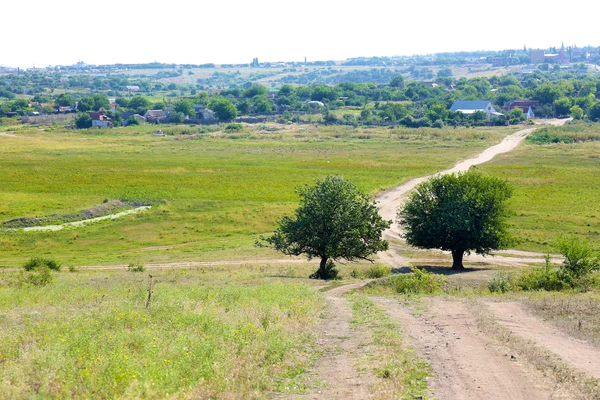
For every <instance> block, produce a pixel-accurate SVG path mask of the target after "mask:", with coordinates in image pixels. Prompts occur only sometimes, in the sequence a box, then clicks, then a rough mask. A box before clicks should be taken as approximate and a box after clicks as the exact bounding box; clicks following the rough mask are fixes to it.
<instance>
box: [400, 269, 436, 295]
mask: <svg viewBox="0 0 600 400" xmlns="http://www.w3.org/2000/svg"><path fill="white" fill-rule="evenodd" d="M413 271H414V272H413V273H411V274H402V275H398V276H394V277H393V278H391V279H390V280H389V285H390V286H392V287H393V289H394V290H395V291H396V293H400V294H435V293H441V292H443V288H444V286H445V284H446V279H445V278H444V277H443V276H441V275H435V274H432V273H431V272H427V271H425V270H424V269H419V268H414V269H413Z"/></svg>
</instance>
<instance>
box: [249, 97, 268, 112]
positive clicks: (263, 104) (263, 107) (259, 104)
mask: <svg viewBox="0 0 600 400" xmlns="http://www.w3.org/2000/svg"><path fill="white" fill-rule="evenodd" d="M252 108H253V109H254V112H257V113H269V112H272V111H273V102H272V101H271V100H270V99H268V98H267V97H266V96H260V97H255V98H254V99H253V100H252Z"/></svg>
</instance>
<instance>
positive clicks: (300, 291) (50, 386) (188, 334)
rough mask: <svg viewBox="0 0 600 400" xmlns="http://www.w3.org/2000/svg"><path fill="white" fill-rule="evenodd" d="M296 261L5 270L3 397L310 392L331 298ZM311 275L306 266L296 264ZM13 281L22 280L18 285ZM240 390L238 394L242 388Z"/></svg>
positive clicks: (0, 338) (0, 279)
mask: <svg viewBox="0 0 600 400" xmlns="http://www.w3.org/2000/svg"><path fill="white" fill-rule="evenodd" d="M285 268H286V267H268V266H266V267H261V268H252V267H247V268H239V267H236V268H235V269H233V268H228V267H223V268H211V269H206V270H205V269H194V270H172V271H168V272H159V271H152V275H153V296H152V302H151V306H150V307H149V308H146V306H145V305H146V300H147V290H148V284H149V278H148V275H147V274H145V273H131V272H126V271H110V272H78V273H68V272H64V273H61V274H54V273H53V275H55V276H56V278H55V282H54V283H52V284H50V285H48V286H45V287H29V286H19V285H17V284H15V282H16V281H17V280H18V279H19V278H18V274H16V273H6V272H5V273H3V274H2V276H0V314H1V315H2V318H1V319H0V333H1V334H0V391H1V393H2V396H0V397H3V398H14V399H16V398H165V397H170V396H174V397H176V398H216V397H220V398H234V397H235V398H262V397H263V396H264V393H267V392H270V391H283V392H287V391H292V392H298V391H300V392H301V391H302V390H303V386H302V384H301V383H300V380H297V379H296V377H297V376H298V374H300V373H301V372H303V370H304V368H305V367H306V366H307V365H309V364H310V363H311V360H312V359H313V358H314V357H315V356H316V353H315V351H314V349H313V347H312V345H311V343H312V342H313V340H314V334H313V332H314V330H313V329H314V325H315V324H316V323H317V322H318V315H319V314H320V311H321V310H322V308H323V306H324V302H323V298H322V295H321V294H320V293H319V292H318V291H317V290H316V289H314V288H312V287H311V286H309V285H306V284H303V283H304V282H306V280H305V279H301V280H297V279H289V278H294V277H295V276H297V275H295V274H291V275H289V274H288V276H287V278H288V279H279V278H275V277H274V276H282V275H284V274H286V269H285ZM295 273H296V274H298V273H299V274H303V275H304V276H306V275H307V274H308V271H307V270H300V271H295ZM11 282H12V283H11ZM233 393H235V395H233Z"/></svg>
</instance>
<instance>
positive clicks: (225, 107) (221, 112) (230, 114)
mask: <svg viewBox="0 0 600 400" xmlns="http://www.w3.org/2000/svg"><path fill="white" fill-rule="evenodd" d="M208 108H209V109H211V110H213V111H214V112H215V115H216V116H217V118H218V119H219V120H220V121H230V120H232V119H234V118H236V117H237V108H235V106H234V105H233V103H232V102H231V101H230V100H228V99H226V98H225V97H222V96H217V97H214V98H213V99H212V100H211V101H210V103H209V104H208Z"/></svg>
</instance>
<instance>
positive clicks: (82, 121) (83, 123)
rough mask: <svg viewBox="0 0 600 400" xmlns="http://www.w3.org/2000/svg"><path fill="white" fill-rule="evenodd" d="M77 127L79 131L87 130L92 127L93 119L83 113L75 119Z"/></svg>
mask: <svg viewBox="0 0 600 400" xmlns="http://www.w3.org/2000/svg"><path fill="white" fill-rule="evenodd" d="M75 126H76V127H77V129H86V128H91V127H92V117H90V116H89V115H88V114H87V113H81V114H79V116H78V117H77V118H76V119H75Z"/></svg>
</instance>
